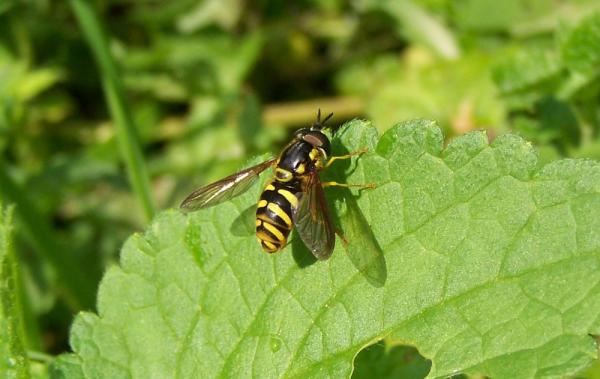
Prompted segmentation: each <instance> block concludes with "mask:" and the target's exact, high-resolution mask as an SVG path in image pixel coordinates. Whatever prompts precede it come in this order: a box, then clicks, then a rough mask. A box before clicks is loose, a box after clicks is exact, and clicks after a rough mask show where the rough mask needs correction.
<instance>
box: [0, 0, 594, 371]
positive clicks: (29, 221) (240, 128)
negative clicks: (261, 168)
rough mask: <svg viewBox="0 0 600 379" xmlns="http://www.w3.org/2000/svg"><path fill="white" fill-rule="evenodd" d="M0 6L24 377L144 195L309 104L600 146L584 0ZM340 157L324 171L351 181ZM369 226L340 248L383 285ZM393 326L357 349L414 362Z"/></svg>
mask: <svg viewBox="0 0 600 379" xmlns="http://www.w3.org/2000/svg"><path fill="white" fill-rule="evenodd" d="M0 21H1V22H0V201H1V202H2V204H5V205H6V206H9V208H10V206H11V205H14V219H13V220H12V221H11V226H14V231H15V232H14V238H12V241H13V243H12V246H13V247H14V248H13V249H12V251H14V255H15V257H16V258H17V259H15V262H14V263H15V264H16V267H17V268H18V270H17V271H16V273H17V276H18V278H19V280H20V282H21V285H20V286H19V287H20V288H21V290H20V291H21V292H20V293H21V294H20V298H19V299H18V300H19V302H20V303H21V306H20V312H21V315H20V316H18V318H19V319H20V320H21V322H22V326H23V337H22V341H23V346H24V349H25V351H27V353H28V354H27V355H28V356H29V357H30V362H29V363H30V364H29V369H30V373H31V375H33V376H40V377H44V376H46V375H47V373H46V371H45V370H46V363H47V362H48V361H49V360H51V359H52V357H54V356H57V355H59V354H61V353H64V352H66V351H70V350H71V349H72V347H70V346H69V344H68V331H69V328H70V326H71V325H72V321H73V320H72V319H73V315H74V314H76V312H77V311H80V310H87V311H94V310H95V308H94V304H95V303H96V297H97V296H96V294H95V293H96V289H97V286H98V284H99V282H100V280H101V278H102V275H103V273H104V272H105V271H106V270H107V268H108V267H111V265H112V264H114V263H115V262H116V261H117V260H118V256H119V255H118V252H119V249H120V247H121V246H122V245H123V243H124V241H125V240H126V239H127V238H128V237H129V236H130V235H132V234H133V233H135V232H138V231H141V230H145V229H147V228H148V223H149V221H148V215H150V214H152V213H153V210H154V209H156V210H157V211H158V210H160V209H163V210H164V209H167V208H172V207H175V206H177V204H178V203H179V201H180V200H181V199H182V198H183V197H184V196H185V195H186V194H187V193H188V192H189V191H191V190H193V189H194V188H195V187H197V186H198V185H201V184H205V183H207V182H209V181H211V180H215V179H218V178H220V177H223V176H224V175H227V174H229V173H231V172H233V171H234V170H236V169H237V168H239V167H240V166H241V165H242V164H243V163H244V162H247V161H248V160H249V159H251V158H252V157H255V156H263V154H266V153H268V154H273V153H276V152H277V151H279V150H280V149H281V147H282V146H283V145H284V144H285V143H286V141H288V140H289V137H290V136H291V134H292V132H293V130H294V129H295V128H297V127H301V126H305V125H308V124H309V123H310V122H312V121H313V120H314V116H315V113H316V110H317V108H322V110H323V111H324V112H334V113H335V117H334V119H333V124H341V123H342V122H344V121H347V120H350V119H352V118H355V117H364V118H366V119H369V120H371V121H372V122H373V125H374V126H375V127H376V128H377V129H378V131H379V132H382V133H383V132H385V131H386V130H387V129H388V128H390V127H391V126H392V125H394V123H397V122H399V121H403V120H411V119H433V120H437V121H438V122H439V125H440V127H441V129H442V130H443V132H444V134H445V135H446V136H448V137H452V136H457V135H463V134H465V133H469V132H471V131H473V130H481V129H485V130H486V131H487V136H488V137H489V139H490V140H494V139H495V138H496V137H497V136H500V135H504V134H506V133H515V134H518V135H520V136H522V137H524V138H525V139H526V140H528V141H531V142H532V144H533V146H534V147H535V150H536V151H538V152H539V162H540V165H541V164H543V163H548V162H553V161H556V160H559V159H561V158H593V159H599V158H600V135H599V134H600V133H599V130H600V112H599V109H600V107H599V98H600V80H599V75H600V71H599V69H598V67H600V65H599V63H600V62H599V61H600V55H599V54H600V53H599V51H600V4H599V3H598V1H596V0H577V1H572V0H555V1H546V0H533V1H530V0H505V1H495V0H404V1H401V2H388V1H382V0H355V1H347V0H311V1H306V0H304V1H295V2H281V1H262V2H243V1H240V0H225V1H223V0H175V1H168V2H157V1H126V0H110V1H101V0H89V1H81V0H70V1H67V2H65V1H47V0H23V1H17V0H3V1H0ZM468 135H469V136H471V137H470V138H474V137H472V135H471V134H468ZM503 138H507V137H501V139H500V141H503V140H505V139H503ZM495 143H500V142H492V146H495V145H494V144H495ZM341 147H342V145H339V146H338V148H341ZM444 159H445V158H444ZM368 161H369V160H368V159H366V160H365V162H368ZM561 162H565V161H561ZM554 164H556V163H554ZM336 167H340V168H338V169H332V170H331V171H330V173H329V175H330V176H331V177H332V178H334V179H336V180H346V176H345V175H344V172H345V170H344V168H347V167H346V166H344V164H340V166H337V165H336ZM548 167H552V166H548ZM571 169H572V167H571V166H569V167H565V168H564V170H571ZM426 174H427V172H426V170H424V172H423V173H419V175H417V176H416V178H415V180H416V179H418V177H419V176H420V175H425V176H424V177H426ZM415 175H416V174H415ZM421 179H422V178H421ZM436 183H437V182H436ZM436 183H431V184H429V185H428V186H427V187H426V188H429V187H430V186H433V185H435V184H436ZM581 185H583V184H581ZM578 188H579V187H578ZM557 193H558V194H563V193H565V192H564V191H563V189H562V187H560V186H559V188H557ZM330 195H331V197H332V198H331V200H332V202H333V203H334V204H335V209H336V210H337V211H338V213H337V214H338V216H343V217H338V218H337V219H336V222H337V223H338V225H339V226H340V228H341V229H344V230H348V229H349V230H352V231H353V232H354V233H357V234H361V235H371V233H372V234H373V235H374V236H377V238H378V239H379V238H380V234H379V233H380V232H381V230H379V231H378V229H377V228H378V227H381V225H376V223H375V222H371V225H370V226H369V225H366V224H365V223H364V222H363V221H364V218H362V219H361V218H352V217H348V216H344V215H348V214H352V213H353V212H354V211H356V210H357V209H359V210H363V211H365V212H366V213H365V214H369V212H370V207H371V206H370V205H368V204H365V203H364V202H363V200H359V201H358V202H351V201H350V200H351V199H352V197H350V196H349V194H348V193H345V194H344V193H338V192H336V191H335V190H332V191H330ZM513 195H514V196H517V194H513ZM364 196H365V198H369V196H372V195H369V194H364ZM414 197H415V204H414V207H413V206H411V209H412V212H414V213H415V215H413V216H415V217H417V215H419V214H421V215H422V216H423V217H425V215H429V214H430V212H431V209H432V208H431V207H432V204H434V203H435V200H436V199H427V198H422V197H419V196H418V195H416V194H415V195H414ZM361 199H363V198H361ZM347 205H349V208H347ZM367 205H368V206H367ZM365 207H366V208H365ZM396 207H397V204H396V203H391V204H390V209H395V208H396ZM250 213H251V212H250ZM354 213H355V212H354ZM163 217H165V216H164V214H163V215H162V216H160V218H159V219H162V218H163ZM173 217H176V216H173ZM194 217H195V216H193V217H192V219H193V218H194ZM4 220H6V218H4ZM369 221H371V220H369ZM386 222H387V219H386V220H385V221H383V223H384V224H385V223H386ZM151 225H157V224H156V223H154V224H151ZM359 231H360V233H359ZM457 233H458V232H457ZM238 234H239V233H237V232H236V231H231V235H232V237H231V238H234V239H235V238H240V236H239V235H238ZM227 236H229V234H227ZM223 237H224V238H225V237H226V235H225V230H224V229H223ZM228 238H229V237H228ZM372 242H373V240H371V239H365V240H364V241H363V240H361V241H360V243H358V244H354V245H351V246H350V248H349V251H348V259H349V261H350V263H351V266H352V268H353V269H356V270H359V271H361V272H362V273H363V274H364V276H365V279H366V280H368V281H369V283H370V284H371V285H375V286H377V285H380V283H381V282H382V281H390V280H392V274H393V273H392V272H391V271H389V266H388V267H387V269H388V270H387V271H385V270H382V267H381V262H380V261H379V265H377V264H375V266H372V265H370V264H372V263H373V262H375V263H377V262H378V260H377V259H376V258H377V257H374V258H375V261H373V257H367V258H365V257H364V256H362V255H361V254H359V252H360V250H361V249H363V248H364V247H365V246H368V245H369V243H372ZM378 243H379V245H381V246H382V247H386V246H385V244H384V243H383V242H382V241H381V240H378ZM254 248H255V247H252V249H254ZM294 249H296V248H294V247H293V250H294ZM388 253H389V252H388V251H387V250H386V254H388ZM288 255H289V254H288ZM336 255H337V256H340V255H343V254H336ZM281 259H284V258H281ZM285 259H288V258H285ZM337 259H339V257H338V258H337ZM565 264H566V263H565ZM312 269H314V265H313V266H310V268H308V269H307V270H312ZM422 270H423V268H417V270H416V271H415V272H412V273H411V272H408V271H407V272H406V274H407V275H410V274H412V275H417V274H418V273H419V272H422ZM7 272H8V271H3V273H5V274H6V273H7ZM583 273H584V271H583V269H582V271H581V272H580V275H583ZM467 274H468V275H472V274H473V273H472V272H470V271H469V272H465V273H464V275H467ZM1 279H2V283H7V282H6V278H5V277H4V276H3V277H2V278H1ZM386 285H387V284H385V285H384V287H385V286H386ZM10 309H13V308H10ZM98 311H100V310H99V309H98ZM7 316H9V318H10V317H13V318H14V317H16V316H15V315H10V314H9V315H7ZM370 342H373V341H370ZM398 342H399V341H396V340H393V339H389V338H388V339H386V347H385V352H384V351H382V350H381V349H379V348H377V347H374V348H372V349H371V350H369V351H367V352H365V354H364V355H359V356H358V358H357V362H358V361H360V362H362V364H363V365H364V366H363V367H369V366H368V362H366V360H371V361H372V362H382V363H381V364H382V365H383V367H388V368H389V370H387V369H386V370H383V369H382V370H381V372H380V373H381V375H387V374H389V373H391V374H390V375H394V373H401V372H405V371H403V370H404V369H405V368H406V370H409V371H410V370H412V369H413V368H414V369H415V370H425V369H424V367H425V365H420V364H421V363H422V362H425V359H424V358H422V357H417V358H416V359H415V360H410V362H409V361H407V362H406V365H404V364H403V363H398V358H399V357H403V356H405V355H406V354H408V355H410V354H412V353H406V354H405V353H404V352H406V351H409V352H411V351H414V350H410V348H408V347H398V348H396V349H397V350H393V348H392V347H391V346H395V345H396V344H397V343H398ZM400 342H404V343H409V342H411V341H408V340H403V341H400ZM423 346H425V345H423ZM423 346H419V352H421V353H423V354H425V352H426V350H427V349H425V350H423ZM469 346H471V345H469ZM561 346H562V345H561ZM361 347H362V346H361ZM559 347H560V346H559ZM559 347H557V348H556V351H558V349H559ZM378 349H379V350H378ZM403 354H404V355H403ZM61 357H62V358H61V362H62V363H63V364H62V365H61V368H62V369H63V372H66V371H64V370H65V369H66V367H67V365H66V363H69V364H70V366H69V367H71V368H72V370H73V371H72V373H73V375H75V373H76V370H77V368H78V367H79V366H78V365H77V362H76V361H75V360H72V357H71V358H69V356H65V355H61ZM367 357H368V358H367ZM428 358H431V357H430V356H428ZM383 362H387V363H383ZM402 362H404V361H402ZM415 362H416V363H415ZM412 363H415V366H411V365H412ZM415 367H416V368H415ZM432 367H433V369H434V370H438V369H439V367H438V366H436V365H433V366H432ZM490 367H491V366H490ZM598 367H600V366H597V367H592V368H590V369H588V370H587V371H582V373H581V374H580V375H583V377H594V375H596V376H597V375H598V374H597V373H598V372H600V369H599V368H598ZM482 370H483V369H482ZM483 371H485V370H483ZM356 372H357V375H359V374H360V367H358V366H357V371H356ZM411 372H412V371H411ZM419 372H424V371H419ZM434 372H435V371H434ZM398 375H400V374H398ZM549 375H550V374H549Z"/></svg>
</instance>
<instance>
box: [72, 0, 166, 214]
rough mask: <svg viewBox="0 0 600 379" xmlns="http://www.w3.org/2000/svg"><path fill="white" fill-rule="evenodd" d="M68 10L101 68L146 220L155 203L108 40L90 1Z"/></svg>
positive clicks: (75, 3) (77, 1)
mask: <svg viewBox="0 0 600 379" xmlns="http://www.w3.org/2000/svg"><path fill="white" fill-rule="evenodd" d="M70 4H71V8H72V9H73V12H74V13H75V16H76V17H77V20H78V21H79V25H80V27H81V29H82V31H83V34H84V36H85V38H86V40H87V42H88V44H89V46H90V48H91V49H92V53H93V55H94V58H95V59H96V63H97V65H98V67H99V68H100V72H101V79H102V87H103V89H104V96H105V97H106V102H107V103H108V108H109V111H110V114H111V116H112V118H113V121H114V124H115V126H116V128H117V139H118V141H119V146H120V149H121V154H122V155H123V159H124V160H125V165H126V167H127V174H128V176H129V181H130V183H131V186H132V187H133V191H134V192H135V194H136V196H137V198H138V201H139V202H140V203H141V206H142V208H143V210H144V214H145V216H146V218H147V219H148V220H149V219H150V218H152V216H153V215H154V211H155V208H154V202H153V200H152V197H151V195H150V192H151V191H150V179H149V177H148V172H147V170H146V165H145V163H144V157H143V155H142V149H141V147H140V143H139V139H138V135H137V131H136V128H135V126H134V124H133V119H132V117H131V114H130V112H129V108H128V107H127V106H126V104H125V97H124V95H123V84H122V83H121V80H120V77H119V73H118V70H117V67H116V65H115V62H114V61H113V59H112V56H111V54H110V51H109V48H108V41H107V38H106V35H105V34H104V32H103V30H102V27H101V25H100V21H99V19H98V17H97V15H96V13H95V11H94V9H93V5H92V2H90V1H89V0H70Z"/></svg>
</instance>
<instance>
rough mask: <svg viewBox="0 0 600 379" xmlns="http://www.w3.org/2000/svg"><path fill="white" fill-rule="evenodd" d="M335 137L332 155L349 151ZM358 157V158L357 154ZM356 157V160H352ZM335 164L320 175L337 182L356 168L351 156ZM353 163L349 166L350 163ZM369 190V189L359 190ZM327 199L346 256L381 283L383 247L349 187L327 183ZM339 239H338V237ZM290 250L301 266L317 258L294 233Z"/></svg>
mask: <svg viewBox="0 0 600 379" xmlns="http://www.w3.org/2000/svg"><path fill="white" fill-rule="evenodd" d="M336 142H337V141H336V140H334V141H332V144H333V146H332V147H333V151H334V153H335V154H334V155H345V154H348V153H349V152H348V150H347V149H346V148H345V147H344V146H342V145H341V144H340V143H339V142H337V143H336ZM359 159H360V158H359ZM354 161H356V160H354ZM334 165H335V166H336V167H335V168H332V169H329V170H324V171H323V172H322V179H323V181H324V182H326V181H329V180H333V181H336V182H339V183H345V182H346V176H347V175H348V173H351V172H352V171H353V170H355V169H356V163H351V161H350V160H341V161H337V162H336V163H334ZM351 165H352V166H354V167H353V168H351V167H350V166H351ZM362 191H368V189H365V190H360V192H361V193H362ZM325 196H326V197H327V199H328V204H329V209H330V214H331V218H332V222H333V223H334V225H335V227H336V230H337V231H338V233H340V234H341V236H342V238H341V240H342V241H341V242H342V245H343V246H344V250H346V253H347V254H348V258H349V259H350V261H351V262H352V264H353V265H354V267H355V268H356V270H357V271H358V272H360V273H361V275H363V276H364V277H365V279H366V280H367V281H368V282H369V283H370V284H371V285H373V286H375V287H382V286H383V285H384V284H385V281H386V280H387V265H386V262H385V257H384V255H383V250H382V249H381V246H380V245H379V243H378V242H377V239H376V238H375V235H374V234H373V230H372V229H371V227H370V226H369V222H368V220H367V219H366V217H365V215H364V214H363V213H362V211H361V210H360V208H359V206H358V202H357V197H355V196H354V195H353V194H352V192H351V191H350V190H349V189H348V188H344V187H329V188H327V189H326V191H325ZM335 203H339V204H344V205H345V209H346V211H345V213H344V214H341V215H340V214H338V213H337V212H335V211H334V207H333V205H334V204H335ZM338 240H339V239H338ZM291 243H292V254H293V256H294V259H295V260H296V263H297V264H298V265H299V266H300V267H306V266H310V265H311V264H313V263H315V262H316V261H317V259H316V258H315V257H314V256H313V255H312V254H311V253H310V251H309V250H308V249H307V248H306V246H304V244H303V242H302V239H300V238H299V236H298V235H297V234H296V235H295V236H294V238H293V240H292V242H291Z"/></svg>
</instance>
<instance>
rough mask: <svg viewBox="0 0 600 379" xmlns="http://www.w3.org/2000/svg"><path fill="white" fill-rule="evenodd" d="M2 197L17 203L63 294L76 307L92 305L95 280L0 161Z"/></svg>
mask: <svg viewBox="0 0 600 379" xmlns="http://www.w3.org/2000/svg"><path fill="white" fill-rule="evenodd" d="M0 197H2V198H3V199H5V201H6V202H7V203H13V204H15V205H16V212H17V215H18V216H19V219H20V220H21V223H22V225H23V229H24V232H25V233H26V234H27V236H28V237H29V240H30V241H31V243H32V245H33V247H34V248H35V250H36V251H37V252H38V254H40V255H41V256H42V257H44V258H45V259H46V260H47V261H48V263H49V264H50V265H51V266H52V269H53V270H54V271H55V272H56V273H57V274H58V278H59V281H60V282H59V285H60V288H61V295H62V296H63V298H64V299H65V301H66V302H67V304H68V305H69V306H70V307H71V308H72V309H73V310H79V309H82V308H90V307H91V306H92V305H93V299H94V291H95V288H94V284H93V283H90V281H89V280H86V279H85V277H84V275H83V273H82V271H81V269H80V268H79V267H78V266H77V265H76V264H75V262H74V260H73V258H72V257H71V256H69V255H68V254H66V251H67V250H66V249H64V248H63V247H62V246H61V245H60V243H59V242H58V240H56V238H55V237H54V233H53V231H52V228H51V227H50V224H49V222H48V221H47V219H46V218H45V217H44V216H42V214H41V212H40V211H39V210H38V209H37V208H36V207H35V206H34V204H33V202H32V201H31V199H30V198H29V196H27V191H25V190H24V189H23V188H21V186H19V185H18V184H17V183H16V182H15V181H14V180H13V179H12V177H11V176H10V175H9V174H8V170H7V167H6V166H5V165H4V163H3V162H1V161H0Z"/></svg>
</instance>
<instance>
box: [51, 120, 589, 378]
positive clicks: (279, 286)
mask: <svg viewBox="0 0 600 379" xmlns="http://www.w3.org/2000/svg"><path fill="white" fill-rule="evenodd" d="M336 138H339V142H340V143H341V145H342V146H343V147H344V148H345V149H346V150H348V151H354V150H356V149H358V148H361V147H368V148H369V149H370V153H368V154H366V155H363V156H362V157H361V158H360V159H359V160H358V161H353V162H351V163H350V164H349V165H348V167H347V172H346V177H347V181H348V182H355V183H358V182H363V181H369V182H375V183H377V184H378V187H377V188H376V189H374V190H371V191H363V192H362V193H361V194H360V196H359V197H355V199H356V201H357V205H358V207H359V209H360V211H361V212H362V213H363V215H364V217H365V219H366V220H367V222H368V223H369V225H370V226H371V227H372V231H373V235H374V236H375V238H376V239H377V242H378V243H379V244H380V246H381V247H382V249H383V252H384V256H383V259H384V260H385V264H386V267H387V277H386V280H385V283H384V284H383V285H382V286H379V287H377V286H374V285H372V284H371V283H370V282H369V281H368V280H367V278H366V277H365V275H364V274H363V273H361V272H359V271H357V270H356V268H355V267H354V265H353V264H352V262H351V261H350V259H349V258H348V256H347V254H346V253H345V250H344V248H343V247H342V246H341V244H340V243H338V245H337V247H336V249H335V251H334V253H333V256H332V258H331V259H329V260H328V261H326V262H315V263H312V264H308V265H307V264H304V263H306V262H305V261H302V262H298V260H299V259H300V260H301V259H302V256H301V255H299V254H296V253H297V252H295V251H294V247H293V245H294V244H291V247H288V248H286V249H284V251H283V252H282V253H280V254H277V255H274V256H271V255H267V254H264V253H263V252H262V251H261V249H260V247H259V246H258V244H257V243H256V240H255V238H254V237H253V236H243V235H240V236H236V235H233V234H232V233H231V232H230V228H231V224H232V223H233V222H234V221H235V220H236V218H238V217H239V215H240V214H242V213H243V212H245V210H246V209H247V208H248V207H249V206H251V205H252V203H253V202H254V201H256V198H257V196H258V193H259V191H260V186H256V188H254V189H253V190H251V191H249V192H248V193H247V194H245V195H243V196H241V197H239V198H237V199H235V200H233V201H232V202H230V203H224V204H222V205H220V206H218V207H215V208H210V209H207V210H204V211H200V212H197V213H193V214H190V215H188V216H186V215H183V214H182V213H180V212H178V211H175V210H172V211H167V212H164V213H162V214H160V215H159V216H158V217H157V218H156V219H155V220H154V222H153V223H152V225H151V226H150V227H149V228H148V230H147V231H146V232H145V233H144V234H139V235H134V236H132V237H131V238H130V239H129V240H128V241H127V243H126V244H125V246H124V247H123V250H122V252H121V262H120V265H119V266H115V267H112V268H110V269H109V270H108V272H107V273H106V275H105V277H104V279H103V281H102V284H101V286H100V291H99V294H98V314H94V313H88V312H86V313H82V314H80V315H79V316H78V317H77V318H76V320H75V322H74V325H73V328H72V330H71V346H72V348H73V350H74V355H68V356H64V357H62V358H61V359H59V361H58V363H57V364H56V366H55V370H57V372H64V373H65V375H66V373H67V372H69V373H73V372H76V371H79V372H80V374H81V375H80V376H85V377H98V376H101V377H111V378H118V377H139V378H146V377H175V378H177V377H181V378H183V377H197V376H205V377H215V376H222V377H251V376H255V377H283V376H285V377H345V376H348V375H349V374H350V373H351V371H352V362H353V359H354V356H355V355H356V354H357V353H358V352H359V351H360V350H361V349H362V348H363V347H365V346H367V345H369V344H371V343H373V342H375V341H377V340H379V339H382V338H383V337H385V336H388V337H389V338H390V339H391V340H399V341H405V342H409V343H410V344H411V345H414V346H416V347H417V349H418V350H419V352H420V353H421V354H422V355H423V356H424V357H425V358H427V359H431V360H432V366H431V371H430V373H429V376H430V377H432V378H442V377H447V376H451V375H453V374H456V373H459V372H466V373H479V374H485V375H488V376H491V377H493V378H517V377H519V378H534V377H565V376H569V375H570V374H573V373H575V372H577V371H578V370H580V369H582V368H584V367H586V366H587V365H589V364H590V363H591V362H592V361H593V360H594V359H595V358H596V354H597V350H596V344H595V340H594V339H593V338H592V337H590V335H589V334H599V333H600V321H599V319H598V317H597V315H598V313H599V312H600V284H599V283H600V267H599V265H600V259H599V258H600V234H599V233H598V232H597V231H598V229H599V228H600V218H598V214H599V212H600V165H599V164H598V163H596V162H592V161H583V160H581V161H580V160H562V161H556V162H554V163H551V164H549V165H547V166H545V167H543V168H539V167H536V154H535V152H534V151H533V149H532V147H531V146H530V144H528V143H527V142H525V141H523V140H522V139H520V138H519V137H516V136H514V135H505V136H501V137H498V138H497V139H496V140H495V141H494V142H493V143H492V144H488V141H487V138H486V135H485V133H483V132H472V133H469V134H467V135H465V136H462V137H459V138H456V139H455V140H454V141H452V142H451V143H450V144H449V145H448V146H447V147H446V148H444V147H443V138H442V135H441V132H440V130H439V128H438V127H437V126H436V125H435V123H434V122H431V121H424V120H420V121H411V122H406V123H403V124H401V125H399V126H397V127H395V128H392V129H391V130H389V131H388V132H386V133H385V134H384V135H383V136H381V138H379V139H378V140H377V136H376V133H375V131H374V129H373V128H372V127H371V126H370V124H369V123H368V122H362V121H353V122H351V123H349V124H348V125H347V126H346V127H345V128H343V130H342V131H341V132H340V134H339V135H338V136H337V137H336ZM365 145H366V146H365ZM333 169H334V168H332V170H333ZM353 193H354V195H358V193H357V192H353ZM334 212H337V208H335V209H334ZM347 237H348V239H349V240H350V241H351V240H353V239H357V238H361V236H358V235H348V236H347ZM290 250H291V251H290Z"/></svg>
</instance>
